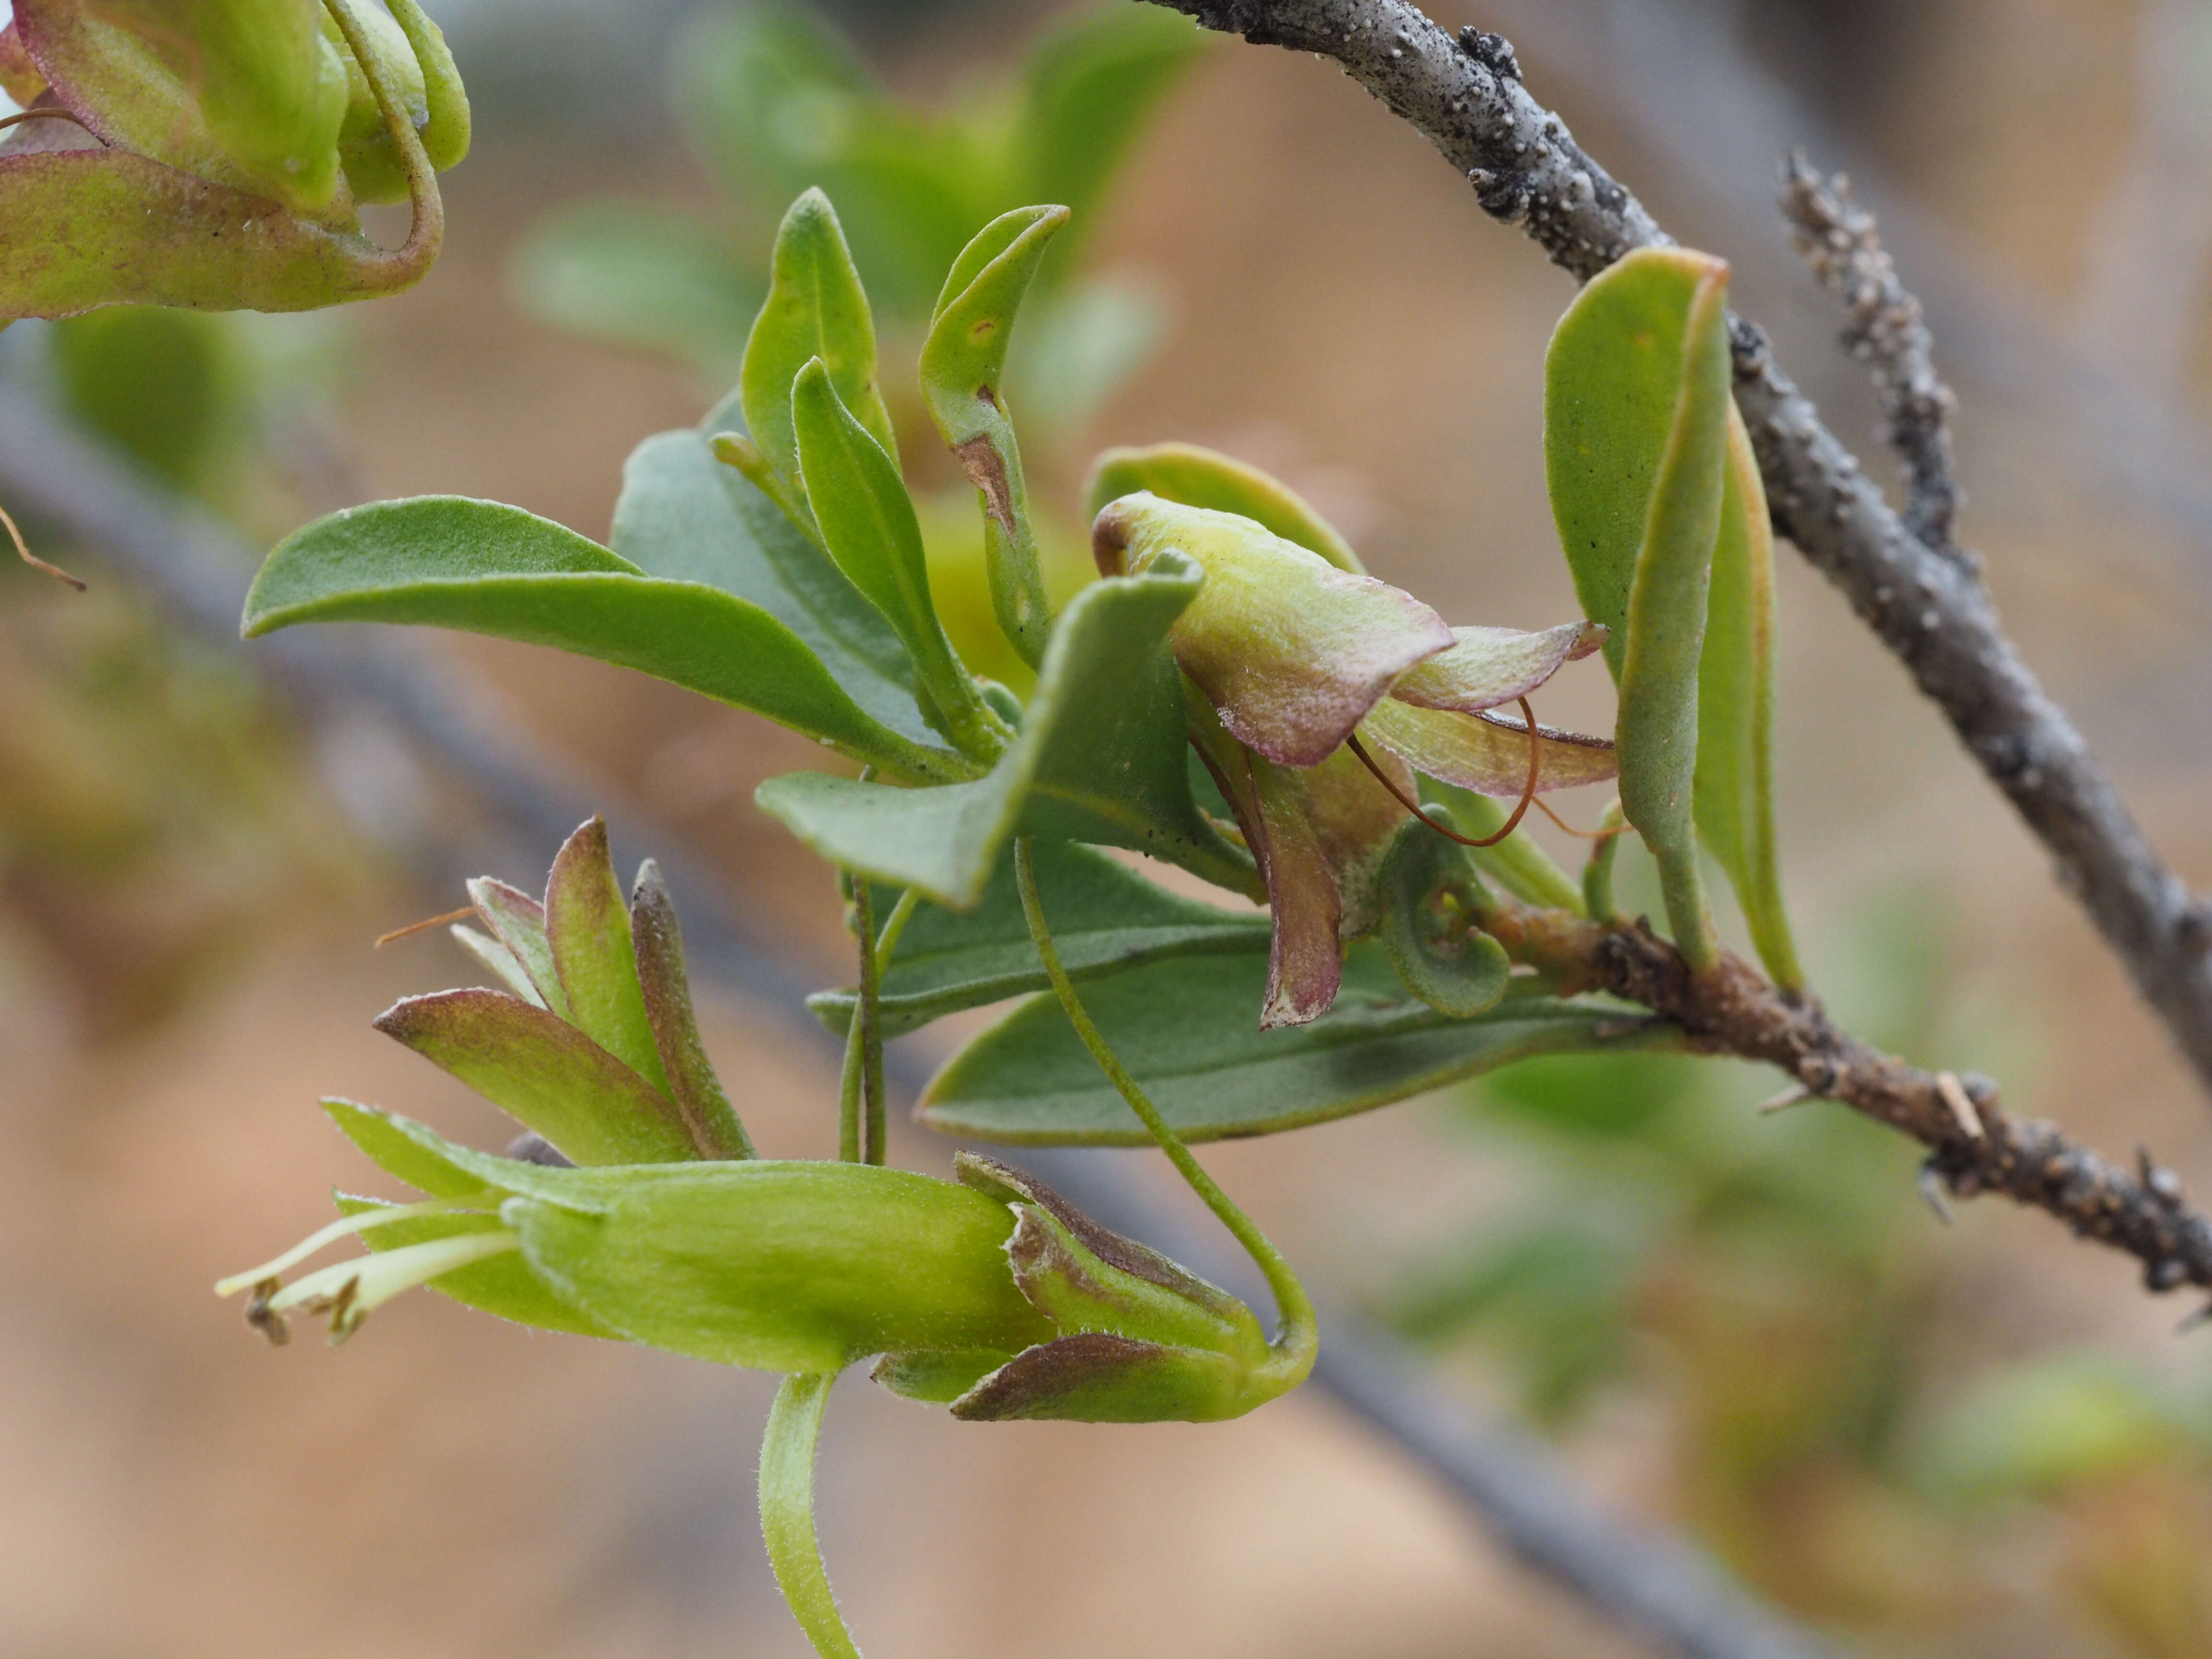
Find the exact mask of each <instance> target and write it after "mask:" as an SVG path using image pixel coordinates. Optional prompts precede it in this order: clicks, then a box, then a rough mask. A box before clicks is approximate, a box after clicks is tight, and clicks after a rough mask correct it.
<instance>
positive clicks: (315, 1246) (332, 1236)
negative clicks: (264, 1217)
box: [215, 1198, 483, 1296]
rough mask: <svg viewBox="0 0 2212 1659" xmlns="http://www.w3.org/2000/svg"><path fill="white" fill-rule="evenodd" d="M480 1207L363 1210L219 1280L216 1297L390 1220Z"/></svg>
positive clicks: (454, 1204)
mask: <svg viewBox="0 0 2212 1659" xmlns="http://www.w3.org/2000/svg"><path fill="white" fill-rule="evenodd" d="M471 1208H473V1209H477V1210H479V1211H481V1210H482V1209H483V1206H482V1205H481V1204H480V1203H478V1202H477V1201H476V1200H472V1199H458V1198H433V1199H428V1200H425V1201H423V1202H422V1203H420V1204H388V1205H380V1206H377V1207H376V1208H375V1209H373V1210H363V1211H362V1212H361V1213H360V1214H358V1215H349V1216H344V1217H342V1218H340V1219H338V1220H337V1221H333V1222H332V1223H331V1225H329V1226H327V1227H321V1228H318V1229H317V1230H316V1231H313V1232H312V1233H309V1234H308V1235H307V1237H305V1238H303V1239H301V1241H300V1242H299V1243H297V1244H295V1245H294V1246H293V1247H292V1248H291V1249H289V1250H287V1251H285V1252H284V1254H283V1255H280V1256H277V1257H276V1258H274V1259H273V1260H271V1261H264V1262H263V1263H262V1264H261V1265H260V1266H259V1267H248V1268H247V1269H246V1271H245V1272H244V1273H233V1274H232V1275H231V1276H230V1277H229V1278H228V1279H218V1280H217V1281H216V1287H215V1293H216V1295H217V1296H235V1295H237V1294H238V1293H239V1291H243V1290H246V1289H247V1288H249V1287H250V1286H252V1285H260V1284H264V1283H265V1282H267V1281H268V1280H270V1279H282V1278H283V1276H284V1275H285V1273H288V1272H289V1271H290V1270H291V1269H292V1268H293V1267H297V1266H298V1265H299V1264H300V1263H301V1262H302V1261H306V1260H307V1258H308V1257H309V1256H311V1255H314V1253H315V1252H316V1251H318V1250H321V1249H328V1248H329V1247H330V1246H331V1245H333V1244H335V1243H337V1242H338V1240H340V1239H342V1238H351V1237H354V1236H355V1235H356V1234H358V1233H365V1232H367V1231H368V1230H369V1229H370V1228H372V1227H381V1226H383V1225H386V1223H388V1222H393V1221H412V1220H414V1219H415V1218H416V1217H417V1216H426V1215H446V1214H448V1213H450V1212H453V1211H454V1210H463V1209H471Z"/></svg>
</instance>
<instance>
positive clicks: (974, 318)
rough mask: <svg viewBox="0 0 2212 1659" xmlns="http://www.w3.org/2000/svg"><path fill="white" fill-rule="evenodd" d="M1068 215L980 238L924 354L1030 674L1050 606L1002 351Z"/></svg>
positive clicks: (1040, 217) (929, 395)
mask: <svg viewBox="0 0 2212 1659" xmlns="http://www.w3.org/2000/svg"><path fill="white" fill-rule="evenodd" d="M1067 217H1068V214H1067V210H1066V208H1064V207H1029V208H1018V209H1017V210H1014V211H1013V212H1012V213H1008V214H1004V215H1001V216H1000V217H999V218H996V219H994V220H993V221H992V222H990V223H989V224H987V225H986V226H984V227H983V228H982V229H981V231H979V232H977V233H976V235H975V240H973V241H971V242H970V243H969V245H968V246H967V248H966V249H965V250H964V251H963V252H962V253H961V255H960V258H958V259H957V260H956V261H955V262H954V264H953V266H952V270H951V274H950V275H948V276H946V277H945V289H944V292H943V293H942V294H940V295H939V296H938V301H937V308H936V313H935V315H934V317H933V319H931V323H930V329H929V337H928V338H927V340H926V341H924V342H923V343H922V348H921V395H922V397H923V398H925V399H926V400H927V403H928V404H929V414H930V418H931V419H932V420H933V421H934V422H937V429H938V430H939V432H940V433H942V434H943V435H944V437H945V442H946V443H947V444H948V445H950V446H951V450H952V453H953V454H954V455H955V456H957V458H958V459H959V461H960V465H961V469H962V470H963V471H965V472H966V473H967V475H968V477H969V481H970V482H971V483H974V484H975V489H976V493H977V494H978V495H979V496H980V497H981V503H982V509H983V547H984V554H985V557H986V558H987V561H988V568H989V573H990V579H991V606H992V609H993V611H994V612H995V613H996V615H997V617H998V619H999V626H1000V629H1003V630H1004V631H1005V633H1006V637H1007V638H1008V639H1009V640H1011V641H1012V642H1013V644H1014V647H1015V649H1016V650H1018V651H1019V652H1020V653H1021V655H1022V659H1023V660H1024V661H1025V662H1027V663H1028V664H1029V665H1030V666H1031V667H1035V666H1036V665H1038V664H1039V663H1041V662H1042V661H1043V660H1044V649H1045V641H1046V639H1047V637H1048V635H1049V634H1050V633H1051V631H1052V606H1051V602H1050V600H1049V599H1048V597H1047V595H1046V593H1045V586H1044V571H1043V567H1042V564H1041V563H1040V562H1038V559H1037V550H1036V537H1035V535H1033V534H1032V533H1031V532H1030V502H1029V485H1028V483H1027V482H1026V481H1025V479H1024V476H1023V473H1022V453H1021V447H1020V446H1019V444H1018V443H1017V442H1016V441H1015V439H1014V423H1013V422H1012V419H1011V418H1010V417H1009V416H1008V414H1007V411H1006V347H1007V344H1008V343H1009V342H1010V340H1011V338H1012V333H1013V327H1014V313H1015V311H1016V309H1017V308H1018V307H1019V306H1020V305H1021V302H1022V295H1024V294H1025V293H1026V292H1028V289H1029V286H1030V281H1031V279H1032V278H1034V277H1035V276H1036V270H1037V262H1038V261H1039V260H1041V259H1042V258H1043V257H1044V252H1045V247H1046V245H1047V244H1048V242H1049V241H1050V240H1051V239H1052V237H1053V234H1054V233H1055V232H1057V231H1058V230H1059V229H1060V228H1061V227H1062V226H1064V225H1066V223H1067Z"/></svg>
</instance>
